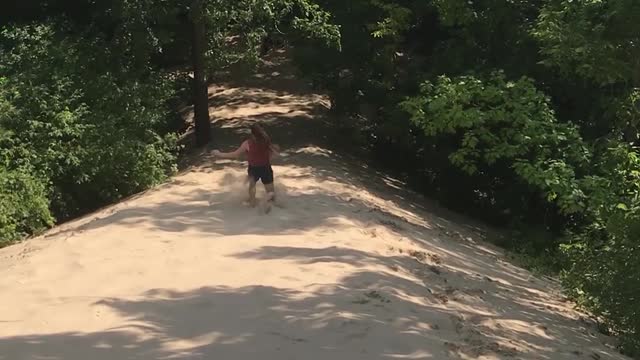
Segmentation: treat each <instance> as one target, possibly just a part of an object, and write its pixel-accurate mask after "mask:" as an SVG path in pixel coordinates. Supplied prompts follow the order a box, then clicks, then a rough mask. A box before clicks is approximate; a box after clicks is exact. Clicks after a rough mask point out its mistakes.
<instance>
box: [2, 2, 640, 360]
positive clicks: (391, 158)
mask: <svg viewBox="0 0 640 360" xmlns="http://www.w3.org/2000/svg"><path fill="white" fill-rule="evenodd" d="M2 7H3V8H2V11H0V27H1V28H0V184H1V186H0V243H4V244H8V243H10V242H13V241H16V240H18V239H21V238H23V237H25V236H28V235H31V234H37V233H39V232H41V231H42V230H43V229H45V228H47V227H50V226H52V225H53V224H54V223H56V222H61V221H64V220H67V219H70V218H73V217H75V216H78V215H81V214H83V213H86V212H88V211H91V210H93V209H96V208H97V207H99V206H102V205H105V204H108V203H111V202H114V201H116V200H118V199H120V198H122V197H124V196H128V195H130V194H133V193H136V192H138V191H141V190H143V189H145V188H148V187H150V186H152V185H154V184H157V183H159V182H161V181H163V180H164V179H166V177H167V176H169V175H171V174H172V173H173V172H174V171H175V169H176V160H177V157H178V154H179V148H178V145H177V134H178V132H179V131H180V129H182V128H183V127H184V124H182V123H181V121H182V120H181V117H180V116H179V115H178V113H177V110H176V109H177V104H179V103H181V102H183V101H187V102H190V103H192V104H194V109H195V130H196V131H195V134H196V136H195V139H196V142H197V144H198V145H205V144H207V143H209V142H210V141H214V142H215V131H213V132H212V131H211V129H210V123H209V119H208V111H207V106H208V104H207V102H208V99H207V90H206V89H207V87H206V84H207V82H208V77H209V75H210V74H211V73H213V72H215V71H218V70H220V69H225V68H227V67H229V66H231V65H234V64H238V63H241V64H246V65H249V66H251V65H252V64H255V63H256V62H257V60H258V59H259V57H260V56H261V55H263V54H264V52H265V51H268V48H269V44H273V43H282V44H287V46H288V47H289V48H290V49H291V54H292V58H293V60H294V61H295V63H296V65H297V68H298V69H299V72H300V76H301V77H306V78H309V79H310V80H311V81H312V83H313V84H314V86H316V87H317V88H318V89H319V90H321V91H323V92H326V93H328V94H329V96H330V98H331V110H332V112H333V116H332V117H333V118H334V119H336V126H340V127H342V128H344V130H345V131H343V132H341V133H343V134H348V136H349V140H350V141H351V142H354V141H355V142H356V144H357V145H358V147H359V148H361V149H364V151H365V153H366V154H367V156H371V157H373V158H374V159H376V160H377V161H378V163H379V164H381V165H383V166H385V167H387V168H388V169H390V170H391V171H394V172H396V173H397V174H401V175H402V176H403V177H404V178H405V179H406V181H407V182H408V183H409V184H410V185H411V186H412V187H414V188H415V189H417V190H419V191H421V192H423V193H425V194H427V195H428V196H430V197H432V198H434V199H437V200H438V201H440V202H441V203H442V204H444V205H446V206H447V207H450V208H452V209H455V210H457V211H461V212H465V213H467V214H470V215H472V216H474V217H477V218H480V219H482V220H484V221H486V222H488V223H491V224H494V225H500V226H501V227H505V224H507V226H506V228H507V231H508V234H507V235H506V236H505V237H504V238H503V239H498V240H496V241H499V242H500V244H501V245H503V246H505V247H507V248H509V249H511V250H512V251H514V252H516V253H520V254H526V255H527V256H528V257H530V258H533V259H537V260H536V262H540V263H542V264H544V266H545V267H546V268H549V269H551V270H553V271H555V272H557V273H559V274H560V275H561V277H562V279H563V281H564V284H565V286H566V290H567V292H568V293H569V294H570V295H571V296H572V297H573V298H574V299H575V300H576V301H577V302H578V303H579V304H580V305H582V306H585V307H586V308H587V309H589V310H590V311H592V312H593V313H594V314H595V315H597V316H598V318H599V320H600V322H601V325H602V326H601V327H602V331H606V332H610V333H612V334H615V335H618V336H619V338H620V339H621V349H622V350H623V351H625V352H626V353H627V354H630V355H632V356H636V357H640V261H638V259H639V258H640V158H639V156H640V153H639V150H638V148H637V146H638V145H640V139H639V131H640V2H638V1H636V0H473V1H467V0H350V1H344V0H314V1H311V0H233V1H231V0H195V1H194V0H173V1H170V0H135V1H134V0H101V1H97V0H76V1H64V0H42V1H34V0H24V1H21V2H12V4H3V6H2ZM190 74H192V76H190ZM212 137H213V140H212V139H211V138H212Z"/></svg>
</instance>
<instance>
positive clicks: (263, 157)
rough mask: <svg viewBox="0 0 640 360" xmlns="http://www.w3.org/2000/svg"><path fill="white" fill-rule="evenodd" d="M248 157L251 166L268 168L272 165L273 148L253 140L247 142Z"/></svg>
mask: <svg viewBox="0 0 640 360" xmlns="http://www.w3.org/2000/svg"><path fill="white" fill-rule="evenodd" d="M247 147H248V149H247V157H248V160H249V165H251V166H266V165H269V164H270V163H271V146H269V144H261V143H259V142H257V141H255V140H253V139H249V140H247Z"/></svg>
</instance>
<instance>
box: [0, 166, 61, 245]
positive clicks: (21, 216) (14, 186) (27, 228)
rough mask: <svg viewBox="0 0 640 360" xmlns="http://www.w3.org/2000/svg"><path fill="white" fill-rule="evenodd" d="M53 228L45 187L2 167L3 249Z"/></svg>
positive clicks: (0, 241) (0, 217)
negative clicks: (28, 236)
mask: <svg viewBox="0 0 640 360" xmlns="http://www.w3.org/2000/svg"><path fill="white" fill-rule="evenodd" d="M52 224H53V217H52V216H51V214H50V212H49V201H48V199H47V192H46V186H45V184H44V183H42V182H41V181H39V180H38V179H36V178H34V177H33V176H32V175H29V174H27V173H24V172H20V171H9V170H7V169H5V168H3V167H1V166H0V246H2V245H7V244H9V243H11V242H12V241H14V240H16V239H19V238H21V237H24V236H27V235H30V234H34V233H37V232H39V231H41V230H43V229H45V228H47V227H48V226H51V225H52Z"/></svg>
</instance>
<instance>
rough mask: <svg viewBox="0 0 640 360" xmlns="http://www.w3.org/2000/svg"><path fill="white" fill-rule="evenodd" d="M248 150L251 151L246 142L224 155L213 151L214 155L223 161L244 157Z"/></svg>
mask: <svg viewBox="0 0 640 360" xmlns="http://www.w3.org/2000/svg"><path fill="white" fill-rule="evenodd" d="M248 149H249V144H248V143H247V142H246V141H245V142H243V143H242V145H240V147H239V148H237V149H236V150H235V151H233V152H228V153H224V152H221V151H218V150H213V155H214V156H216V157H219V158H222V159H235V158H239V157H240V156H242V154H244V153H245V152H247V150H248Z"/></svg>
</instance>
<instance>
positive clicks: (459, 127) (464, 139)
mask: <svg viewBox="0 0 640 360" xmlns="http://www.w3.org/2000/svg"><path fill="white" fill-rule="evenodd" d="M401 106H402V107H403V108H404V109H405V110H406V111H408V112H409V113H410V114H411V119H412V120H413V122H414V123H415V124H416V125H417V126H418V127H420V128H421V129H422V130H423V131H424V132H425V134H426V135H427V136H430V137H434V136H441V135H446V136H451V137H454V138H456V139H459V142H458V144H457V145H456V149H455V150H454V151H453V152H452V153H451V154H450V155H449V159H450V161H451V163H452V164H453V165H455V166H457V167H459V168H460V169H461V170H463V171H464V172H466V173H468V174H469V175H473V174H476V173H478V172H481V173H484V174H497V173H499V174H500V176H502V177H505V180H507V181H506V182H508V181H516V182H519V183H525V184H528V185H529V186H531V187H533V188H534V190H536V191H539V192H541V193H543V194H544V195H545V196H546V197H547V199H548V200H550V201H557V203H558V206H559V207H560V209H561V210H562V211H564V212H566V213H574V212H577V211H580V210H581V209H583V208H584V194H583V193H582V191H581V190H580V189H579V187H578V184H577V181H576V179H575V177H576V174H575V172H576V171H575V170H574V167H575V166H584V165H585V164H586V162H587V161H588V156H589V152H588V150H587V149H586V147H585V146H584V144H583V142H582V139H581V138H580V135H579V134H578V132H577V130H576V128H575V127H574V126H571V125H567V124H560V123H558V122H557V121H556V120H555V117H554V114H553V111H552V110H551V108H550V106H549V101H548V99H547V98H546V96H545V95H544V94H542V93H541V92H539V91H538V90H537V89H536V88H535V86H534V85H533V83H532V81H531V80H529V79H527V78H521V79H519V80H518V81H515V82H512V81H507V80H506V79H505V77H504V75H503V74H502V73H499V72H498V73H493V74H492V75H491V76H489V78H488V79H487V80H481V79H478V78H476V77H474V76H460V77H457V78H453V79H452V78H448V77H445V76H442V77H440V78H439V79H438V81H437V82H436V83H431V82H425V83H423V84H422V86H421V92H420V95H419V96H416V97H412V98H410V99H408V100H406V101H405V102H403V103H402V104H401ZM505 167H507V168H509V169H510V170H511V171H509V172H505V170H506V169H505Z"/></svg>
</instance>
